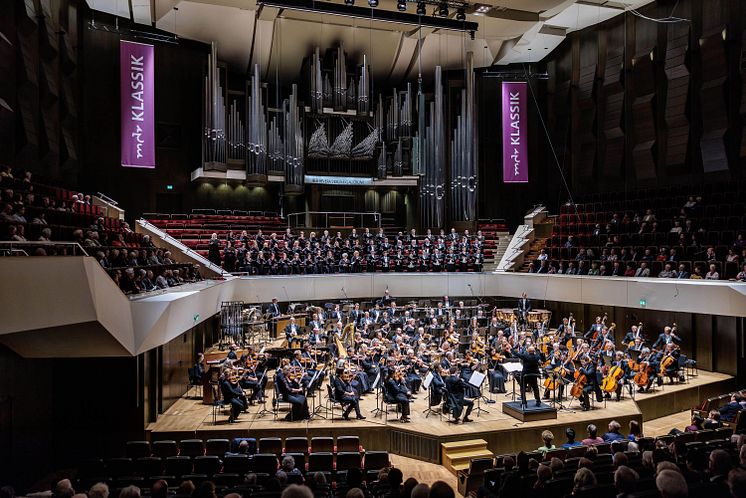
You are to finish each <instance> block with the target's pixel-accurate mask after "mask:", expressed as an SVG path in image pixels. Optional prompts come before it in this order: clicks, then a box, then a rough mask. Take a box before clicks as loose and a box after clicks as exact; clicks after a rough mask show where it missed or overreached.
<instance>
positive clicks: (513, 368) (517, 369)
mask: <svg viewBox="0 0 746 498" xmlns="http://www.w3.org/2000/svg"><path fill="white" fill-rule="evenodd" d="M503 368H504V369H505V371H506V372H508V375H511V374H512V375H513V391H512V392H509V393H505V396H513V401H515V377H516V375H517V374H520V373H521V372H523V364H522V363H520V362H515V361H511V362H508V363H503Z"/></svg>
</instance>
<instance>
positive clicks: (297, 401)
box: [276, 366, 309, 421]
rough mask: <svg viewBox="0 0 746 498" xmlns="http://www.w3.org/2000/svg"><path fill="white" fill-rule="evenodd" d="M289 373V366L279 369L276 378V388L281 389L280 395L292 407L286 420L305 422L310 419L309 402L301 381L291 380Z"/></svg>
mask: <svg viewBox="0 0 746 498" xmlns="http://www.w3.org/2000/svg"><path fill="white" fill-rule="evenodd" d="M289 371H290V368H289V367H288V366H285V367H284V368H282V369H278V371H277V377H276V382H277V384H276V388H279V392H280V394H281V395H282V396H283V397H284V398H285V400H286V401H288V402H289V403H290V406H291V409H290V413H288V414H287V416H285V420H290V421H294V420H305V419H307V418H309V413H308V400H307V399H306V397H305V396H304V395H303V388H302V387H301V384H300V379H290V378H289V377H288V372H289Z"/></svg>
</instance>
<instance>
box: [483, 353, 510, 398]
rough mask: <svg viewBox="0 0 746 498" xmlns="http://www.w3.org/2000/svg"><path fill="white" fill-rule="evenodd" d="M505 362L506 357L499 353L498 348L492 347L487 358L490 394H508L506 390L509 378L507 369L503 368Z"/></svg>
mask: <svg viewBox="0 0 746 498" xmlns="http://www.w3.org/2000/svg"><path fill="white" fill-rule="evenodd" d="M504 360H505V355H503V354H501V353H500V352H499V351H498V348H496V347H492V348H491V349H490V355H489V357H488V358H487V369H488V376H487V380H488V382H489V388H490V392H491V393H493V394H502V393H505V392H507V391H506V390H505V377H506V376H507V375H506V373H507V372H505V368H504V367H503V366H502V362H503V361H504Z"/></svg>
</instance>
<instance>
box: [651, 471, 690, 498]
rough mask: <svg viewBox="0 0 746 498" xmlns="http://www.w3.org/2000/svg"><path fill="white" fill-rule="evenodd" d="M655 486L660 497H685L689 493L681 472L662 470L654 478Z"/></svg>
mask: <svg viewBox="0 0 746 498" xmlns="http://www.w3.org/2000/svg"><path fill="white" fill-rule="evenodd" d="M655 487H656V488H658V492H659V493H660V494H661V497H662V498H686V497H687V496H688V495H689V486H687V484H686V480H685V479H684V476H683V475H681V472H675V471H673V470H664V471H662V472H661V473H660V474H658V475H657V476H656V478H655Z"/></svg>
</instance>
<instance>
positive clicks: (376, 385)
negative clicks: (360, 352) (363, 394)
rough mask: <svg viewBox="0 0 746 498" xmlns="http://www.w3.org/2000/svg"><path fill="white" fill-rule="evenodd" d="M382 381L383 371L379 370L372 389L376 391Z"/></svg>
mask: <svg viewBox="0 0 746 498" xmlns="http://www.w3.org/2000/svg"><path fill="white" fill-rule="evenodd" d="M380 381H381V371H380V370H379V371H378V373H377V374H376V380H374V381H373V385H372V386H371V389H375V388H376V387H378V383H379V382H380Z"/></svg>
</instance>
